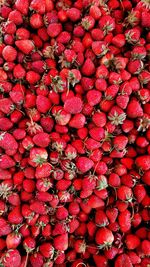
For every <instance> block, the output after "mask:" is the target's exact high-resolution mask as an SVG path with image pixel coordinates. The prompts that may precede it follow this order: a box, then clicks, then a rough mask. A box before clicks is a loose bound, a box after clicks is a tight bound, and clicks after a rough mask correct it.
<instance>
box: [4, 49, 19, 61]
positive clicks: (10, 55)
mask: <svg viewBox="0 0 150 267" xmlns="http://www.w3.org/2000/svg"><path fill="white" fill-rule="evenodd" d="M2 56H3V57H4V59H5V60H6V61H9V62H12V61H14V60H15V59H16V57H17V51H16V50H15V49H14V48H13V47H12V46H10V45H7V46H5V47H4V49H3V51H2Z"/></svg>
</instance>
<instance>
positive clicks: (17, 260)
mask: <svg viewBox="0 0 150 267" xmlns="http://www.w3.org/2000/svg"><path fill="white" fill-rule="evenodd" d="M2 264H4V266H5V267H11V266H16V267H19V266H20V264H21V256H20V253H19V251H18V250H17V249H10V250H7V251H6V252H5V253H4V254H3V255H2Z"/></svg>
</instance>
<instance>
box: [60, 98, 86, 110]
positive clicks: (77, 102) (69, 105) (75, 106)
mask: <svg viewBox="0 0 150 267" xmlns="http://www.w3.org/2000/svg"><path fill="white" fill-rule="evenodd" d="M82 107H83V103H82V100H81V99H80V98H79V97H72V98H69V99H67V100H66V101H65V104H64V110H65V111H66V112H68V113H71V114H77V113H80V112H81V110H82Z"/></svg>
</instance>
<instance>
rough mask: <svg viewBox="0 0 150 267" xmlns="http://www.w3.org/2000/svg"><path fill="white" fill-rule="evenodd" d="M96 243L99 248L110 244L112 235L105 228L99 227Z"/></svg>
mask: <svg viewBox="0 0 150 267" xmlns="http://www.w3.org/2000/svg"><path fill="white" fill-rule="evenodd" d="M95 239H96V243H97V244H98V246H99V247H100V248H106V247H109V246H111V245H112V243H113V241H114V236H113V234H112V232H111V231H110V230H109V229H107V228H100V229H99V230H98V231H97V233H96V237H95Z"/></svg>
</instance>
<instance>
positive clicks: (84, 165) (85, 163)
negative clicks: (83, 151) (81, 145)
mask: <svg viewBox="0 0 150 267" xmlns="http://www.w3.org/2000/svg"><path fill="white" fill-rule="evenodd" d="M93 165H94V162H93V161H92V160H90V159H88V158H86V157H79V158H78V159H77V162H76V166H77V168H78V169H79V171H80V172H82V173H85V172H87V171H89V170H90V169H91V168H92V167H93Z"/></svg>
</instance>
